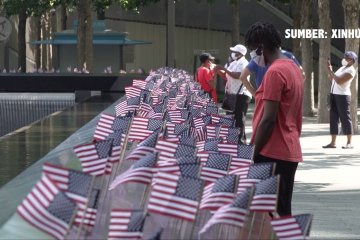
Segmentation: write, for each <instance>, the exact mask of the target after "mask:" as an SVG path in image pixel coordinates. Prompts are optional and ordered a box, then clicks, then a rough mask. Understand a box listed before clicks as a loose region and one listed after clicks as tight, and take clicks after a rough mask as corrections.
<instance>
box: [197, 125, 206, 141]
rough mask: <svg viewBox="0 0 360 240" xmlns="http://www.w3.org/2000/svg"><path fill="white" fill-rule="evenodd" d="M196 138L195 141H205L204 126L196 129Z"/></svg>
mask: <svg viewBox="0 0 360 240" xmlns="http://www.w3.org/2000/svg"><path fill="white" fill-rule="evenodd" d="M196 139H197V141H205V140H206V139H207V135H206V128H205V127H202V128H199V129H196Z"/></svg>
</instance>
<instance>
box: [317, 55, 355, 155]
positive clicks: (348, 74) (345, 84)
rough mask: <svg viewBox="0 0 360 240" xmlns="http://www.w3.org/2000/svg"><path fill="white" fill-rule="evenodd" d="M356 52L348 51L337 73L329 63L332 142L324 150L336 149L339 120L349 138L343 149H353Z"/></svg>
mask: <svg viewBox="0 0 360 240" xmlns="http://www.w3.org/2000/svg"><path fill="white" fill-rule="evenodd" d="M357 58H358V57H357V55H356V53H355V52H352V51H347V52H345V54H344V58H343V59H342V61H341V64H342V65H343V66H342V67H341V68H339V69H338V70H337V71H336V72H335V73H334V72H333V69H332V66H331V63H330V60H329V61H328V69H329V79H330V81H331V90H330V102H329V105H330V106H329V108H330V135H331V142H330V143H329V144H328V145H325V146H323V148H336V136H337V135H338V134H339V120H340V122H341V128H342V132H343V134H344V135H346V136H347V143H346V145H345V146H343V147H342V148H344V149H351V148H353V146H352V145H351V137H352V134H353V127H352V122H351V117H350V102H351V91H350V85H351V82H352V80H353V79H354V77H355V75H356V69H355V67H354V63H356V61H357Z"/></svg>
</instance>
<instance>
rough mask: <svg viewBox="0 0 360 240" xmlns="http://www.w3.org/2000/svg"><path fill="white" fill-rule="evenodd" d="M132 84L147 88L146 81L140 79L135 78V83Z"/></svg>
mask: <svg viewBox="0 0 360 240" xmlns="http://www.w3.org/2000/svg"><path fill="white" fill-rule="evenodd" d="M132 85H133V86H134V87H139V88H146V81H144V80H139V79H133V84H132Z"/></svg>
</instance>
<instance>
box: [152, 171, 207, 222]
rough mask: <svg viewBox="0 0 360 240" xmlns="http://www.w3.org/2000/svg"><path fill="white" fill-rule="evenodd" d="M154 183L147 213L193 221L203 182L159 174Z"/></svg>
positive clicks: (196, 179)
mask: <svg viewBox="0 0 360 240" xmlns="http://www.w3.org/2000/svg"><path fill="white" fill-rule="evenodd" d="M156 182H157V184H155V185H154V187H153V189H152V191H151V195H150V199H149V203H148V211H149V212H150V213H157V214H161V215H167V216H171V217H174V218H180V219H184V220H187V221H194V220H195V218H196V214H197V210H198V205H199V201H200V198H201V191H202V189H203V181H202V180H200V179H198V178H191V177H184V176H179V175H174V174H168V173H161V172H160V173H159V174H158V176H157V181H156Z"/></svg>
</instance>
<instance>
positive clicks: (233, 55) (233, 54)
mask: <svg viewBox="0 0 360 240" xmlns="http://www.w3.org/2000/svg"><path fill="white" fill-rule="evenodd" d="M231 58H232V60H234V61H235V60H236V59H237V57H236V53H231Z"/></svg>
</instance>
